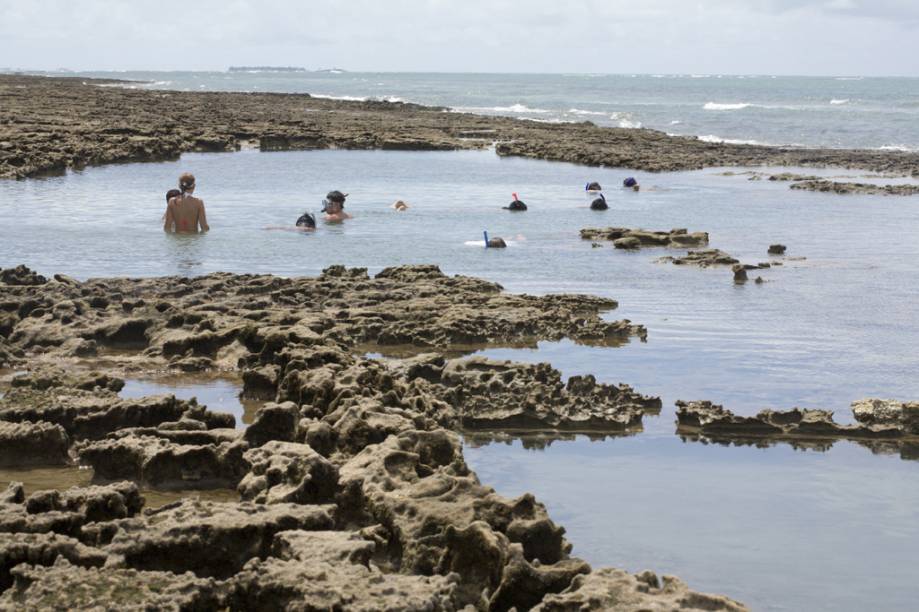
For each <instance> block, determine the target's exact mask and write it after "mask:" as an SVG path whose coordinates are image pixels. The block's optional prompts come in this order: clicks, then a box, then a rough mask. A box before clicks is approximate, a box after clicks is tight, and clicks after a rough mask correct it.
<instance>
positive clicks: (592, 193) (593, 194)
mask: <svg viewBox="0 0 919 612" xmlns="http://www.w3.org/2000/svg"><path fill="white" fill-rule="evenodd" d="M584 191H586V192H587V201H588V202H590V209H591V210H606V209H608V208H609V205H607V203H606V197H604V195H603V188H602V187H600V183H598V182H597V181H591V182H589V183H587V185H585V186H584Z"/></svg>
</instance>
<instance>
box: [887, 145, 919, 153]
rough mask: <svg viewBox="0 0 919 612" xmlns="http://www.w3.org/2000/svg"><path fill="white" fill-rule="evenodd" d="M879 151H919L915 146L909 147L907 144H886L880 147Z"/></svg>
mask: <svg viewBox="0 0 919 612" xmlns="http://www.w3.org/2000/svg"><path fill="white" fill-rule="evenodd" d="M877 150H878V151H900V152H901V153H915V152H916V151H919V149H916V148H915V147H908V146H906V145H884V146H883V147H878V148H877Z"/></svg>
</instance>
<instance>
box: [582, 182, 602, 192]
mask: <svg viewBox="0 0 919 612" xmlns="http://www.w3.org/2000/svg"><path fill="white" fill-rule="evenodd" d="M584 189H585V190H586V191H603V188H602V187H600V183H598V182H597V181H591V182H589V183H587V187H585V188H584Z"/></svg>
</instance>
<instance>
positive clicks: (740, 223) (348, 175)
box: [0, 73, 919, 610]
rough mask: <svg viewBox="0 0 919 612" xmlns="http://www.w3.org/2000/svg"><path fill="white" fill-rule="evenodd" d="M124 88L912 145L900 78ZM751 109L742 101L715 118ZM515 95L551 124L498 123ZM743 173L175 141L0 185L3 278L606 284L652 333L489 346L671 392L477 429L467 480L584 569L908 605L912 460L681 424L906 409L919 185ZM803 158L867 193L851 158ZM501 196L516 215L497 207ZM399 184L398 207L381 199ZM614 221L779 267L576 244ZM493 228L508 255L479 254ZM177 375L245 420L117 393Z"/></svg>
mask: <svg viewBox="0 0 919 612" xmlns="http://www.w3.org/2000/svg"><path fill="white" fill-rule="evenodd" d="M96 76H112V75H111V74H107V75H102V74H97V75H96ZM118 76H121V77H123V78H146V79H150V80H155V81H157V83H156V84H155V85H153V86H156V87H164V88H167V87H170V88H172V87H174V88H185V89H211V90H216V89H245V90H250V89H258V90H281V91H309V92H311V93H320V94H323V95H330V96H338V97H342V96H354V97H357V96H374V97H389V96H397V97H400V98H403V99H405V100H409V101H417V102H424V103H429V104H444V105H447V106H450V107H453V108H469V109H475V110H476V111H477V112H496V113H502V114H511V115H513V116H528V117H529V118H533V119H541V120H569V119H583V118H587V119H589V120H591V121H594V122H596V123H604V124H609V125H619V123H620V122H622V121H625V120H628V121H630V122H634V123H635V124H638V123H641V124H642V125H644V126H647V127H653V128H658V129H662V130H665V131H669V132H680V133H689V134H698V135H703V136H704V135H709V134H710V135H712V136H717V137H719V138H731V139H737V140H757V141H761V142H776V143H778V142H782V143H800V144H808V145H824V146H847V147H848V146H864V147H874V148H879V147H884V146H887V147H893V146H897V147H904V148H907V147H919V128H917V127H916V125H917V123H916V121H915V119H916V118H917V115H919V92H917V88H916V84H917V83H919V81H917V80H909V79H860V80H839V79H835V78H827V79H812V78H808V79H803V78H802V79H797V78H796V79H790V78H775V79H773V78H770V77H757V78H743V79H741V78H738V77H723V78H718V77H707V78H692V77H688V76H687V77H669V76H662V77H661V78H657V77H653V76H637V77H630V76H615V77H607V76H584V75H573V76H563V75H556V76H538V75H527V76H521V75H517V76H515V75H487V76H482V75H384V74H380V75H367V74H352V73H344V74H315V73H305V74H299V73H293V74H271V73H256V74H225V73H155V74H150V73H118ZM834 100H835V101H836V103H832V101H834ZM840 100H846V101H845V102H840ZM741 104H748V105H749V106H745V107H743V108H741V107H739V106H737V107H736V108H734V107H732V108H715V107H714V106H712V105H741ZM514 105H520V106H521V107H525V108H527V109H530V110H531V111H536V110H541V111H545V112H542V113H540V112H527V111H522V110H520V108H515V109H513V110H508V109H511V107H513V106H514ZM707 105H708V106H709V108H706V106H707ZM786 107H787V108H786ZM488 109H490V110H488ZM501 109H504V110H501ZM571 109H578V110H582V111H590V112H595V113H602V114H597V115H576V114H574V112H573V111H572V110H571ZM614 113H625V115H622V116H621V117H620V116H618V115H617V117H619V118H616V117H614V116H613V115H614ZM672 121H679V122H680V123H678V124H673V125H670V122H672ZM186 170H187V171H191V172H193V173H194V174H195V175H196V176H197V178H198V191H197V193H196V195H199V196H200V197H202V198H203V199H204V200H205V202H206V205H207V208H208V219H209V221H210V224H211V232H210V233H209V234H206V235H199V236H173V235H166V234H164V233H163V232H162V229H161V215H162V213H163V208H164V201H163V194H164V193H165V191H166V190H167V189H169V188H170V187H172V186H173V184H174V182H175V180H176V177H177V176H178V174H179V173H180V172H182V171H186ZM726 170H733V172H734V173H733V174H726V173H725V171H726ZM743 172H744V170H743V169H708V170H703V171H697V172H678V173H662V174H648V173H643V172H636V171H630V170H627V169H610V168H584V167H579V166H575V165H571V164H564V163H554V162H543V161H537V160H527V159H518V158H499V157H497V156H496V155H495V154H494V152H493V151H462V152H405V151H292V152H272V153H260V152H256V151H243V152H240V153H216V154H188V155H184V156H183V157H182V158H181V159H180V160H179V161H171V162H162V163H146V164H124V165H113V166H106V167H99V168H88V169H86V170H83V171H80V172H69V173H68V174H66V175H64V176H58V177H50V178H43V179H35V180H28V181H7V182H0V218H3V219H5V220H6V221H5V222H4V223H2V224H0V267H7V266H12V265H15V264H19V263H25V264H27V265H29V266H30V267H32V268H34V269H36V270H38V271H39V272H41V273H44V274H53V273H56V272H61V273H65V274H70V275H73V276H75V277H78V278H87V277H92V276H154V275H170V274H180V275H198V274H205V273H208V272H212V271H218V270H219V271H231V272H258V273H273V274H279V275H315V274H317V273H318V272H319V271H320V270H322V269H323V268H324V267H326V266H328V265H331V264H345V265H348V266H362V267H367V268H369V270H370V272H371V273H374V272H376V271H379V270H380V269H381V268H383V267H385V266H390V265H396V264H401V263H436V264H439V265H440V266H441V268H442V269H443V270H444V272H446V273H448V274H468V275H474V276H478V277H483V278H486V279H489V280H493V281H497V282H500V283H501V284H503V285H504V287H505V288H506V289H507V290H508V291H513V292H529V293H552V292H569V293H570V292H581V293H589V294H597V295H604V296H610V297H613V298H615V299H617V300H618V301H619V302H620V307H619V309H618V310H616V311H612V312H610V313H609V315H608V316H609V317H611V318H628V319H631V320H632V321H634V322H636V323H642V324H644V325H646V326H647V328H648V339H647V342H645V343H642V342H639V341H637V340H634V341H632V342H629V343H627V344H625V345H624V346H621V347H605V348H601V347H590V346H582V345H578V344H575V343H573V342H570V341H562V342H556V343H540V344H539V345H538V346H535V347H531V348H524V349H521V348H514V349H510V348H490V349H486V350H483V351H481V353H482V354H486V355H490V356H493V357H498V358H507V359H515V360H522V361H547V362H549V363H551V364H552V365H554V366H555V367H557V368H558V369H560V370H561V371H562V373H563V374H564V375H565V376H569V375H573V374H582V373H592V374H594V375H596V376H597V378H598V379H599V380H601V381H603V382H609V383H618V382H625V383H628V384H630V385H632V386H633V387H635V388H636V390H638V391H639V392H641V393H645V394H651V395H658V396H660V397H661V398H662V399H663V402H664V410H663V411H662V413H661V415H660V416H658V417H653V416H652V417H646V418H645V431H644V432H643V433H641V434H639V435H635V436H630V437H625V438H601V439H589V438H587V437H584V436H573V437H569V438H567V439H557V440H551V441H549V442H550V443H548V444H547V443H546V441H534V440H527V439H506V440H504V439H498V440H488V439H482V438H479V437H475V438H468V439H467V445H466V451H465V453H466V457H467V460H468V461H469V463H470V465H471V466H472V467H473V468H474V469H475V470H476V471H477V473H478V474H479V476H480V478H481V480H482V481H483V482H484V483H486V484H489V485H492V486H494V487H495V488H496V489H497V490H498V491H499V492H500V493H502V494H506V495H518V494H520V493H522V492H524V491H532V492H533V493H535V494H536V496H537V498H538V499H539V500H541V501H543V502H544V503H546V505H547V506H548V508H549V511H550V514H551V516H552V517H553V518H554V519H555V520H556V521H558V522H559V523H560V524H562V525H564V526H565V527H566V528H567V529H568V538H569V539H570V540H571V542H572V543H573V544H574V551H573V553H574V554H575V555H579V556H582V557H584V558H586V559H587V560H588V561H590V562H591V563H592V564H594V565H595V566H600V565H615V566H619V567H624V568H627V569H629V570H632V571H639V570H642V569H645V568H650V569H654V570H656V571H658V572H661V573H672V574H675V575H677V576H679V577H681V578H683V579H684V580H686V581H687V582H688V583H689V584H690V586H692V587H693V588H696V589H700V590H705V591H711V592H718V593H725V594H728V595H730V596H732V597H735V598H737V599H739V600H741V601H743V602H745V603H747V604H749V605H751V607H752V608H753V609H756V610H908V609H915V605H916V601H919V565H917V564H916V562H915V560H916V550H917V549H919V461H915V460H910V459H909V458H908V457H904V458H901V456H900V455H898V454H896V453H892V454H885V453H875V452H872V451H871V450H870V449H868V448H865V447H862V446H859V445H857V444H855V443H850V442H838V443H836V444H835V445H832V447H831V448H828V449H825V450H823V451H818V450H806V451H805V450H797V449H795V448H792V447H791V446H789V445H786V444H780V445H776V446H762V447H754V446H745V447H727V446H719V445H712V444H704V443H701V442H698V441H692V440H683V439H681V438H680V437H678V436H675V435H674V433H673V432H674V413H673V402H674V401H676V400H677V399H683V400H693V399H709V400H712V401H714V402H716V403H723V404H724V405H725V406H726V407H728V408H730V409H732V410H735V411H736V412H738V413H741V414H752V413H755V412H756V411H758V410H759V409H762V408H776V409H786V408H791V407H793V406H800V407H812V408H827V409H831V410H835V411H837V413H838V419H839V420H841V421H846V422H848V421H850V418H849V416H848V414H849V413H848V406H849V403H850V402H851V401H853V400H856V399H859V398H863V397H891V398H897V399H902V400H917V399H919V350H917V346H919V299H917V297H919V295H917V289H916V288H917V287H919V265H917V263H919V198H914V197H892V196H889V197H884V196H866V195H852V196H840V195H832V194H820V193H811V192H803V191H792V190H790V189H789V188H788V184H787V183H779V182H770V181H765V180H759V181H757V180H749V178H750V175H749V174H743ZM806 172H807V173H808V174H812V173H814V171H813V170H806ZM817 173H818V174H821V175H826V176H842V177H845V178H844V179H843V180H859V181H871V180H880V179H879V178H878V177H873V176H869V175H866V174H865V173H862V172H854V171H843V170H827V171H818V172H817ZM628 175H633V176H635V177H637V178H638V180H639V182H640V183H641V184H642V191H641V192H639V193H634V192H631V191H623V190H621V189H618V188H616V186H617V185H619V184H621V181H622V178H623V177H625V176H628ZM589 180H597V181H599V182H600V183H602V184H603V185H604V186H605V187H606V190H605V191H606V195H607V200H608V201H609V204H610V209H609V210H608V211H605V212H596V211H591V210H589V209H588V208H587V201H586V198H585V197H584V193H583V185H584V184H585V182H587V181H589ZM914 180H915V179H914ZM330 189H341V190H343V191H345V192H349V193H350V196H349V198H348V204H347V210H349V211H350V212H351V213H352V214H353V215H354V219H352V220H350V221H347V222H346V223H345V224H343V225H340V226H326V225H324V224H322V223H320V226H319V228H318V230H317V231H316V232H315V233H311V234H300V233H296V232H290V231H281V230H273V229H266V228H273V227H283V226H290V225H292V224H293V222H294V220H295V219H296V218H297V217H298V216H299V215H300V214H301V213H302V212H304V211H307V210H308V211H312V212H318V208H319V202H320V200H321V198H322V197H323V195H324V194H325V193H326V192H327V191H328V190H330ZM512 192H517V193H519V195H520V197H521V199H523V200H524V201H526V202H527V204H528V205H529V207H530V209H529V211H527V212H525V213H509V212H507V211H504V210H501V207H502V206H504V205H506V204H507V203H508V202H509V201H510V199H511V193H512ZM396 199H402V200H405V201H406V202H408V203H409V204H410V206H411V208H410V209H409V210H408V211H407V212H404V213H398V212H395V211H393V210H392V209H391V208H389V205H390V204H391V203H392V202H393V201H394V200H396ZM611 225H615V226H623V227H643V228H647V229H655V230H656V229H670V228H674V227H686V228H688V229H689V230H690V231H708V232H709V233H710V235H711V247H713V248H719V249H722V250H724V251H727V252H729V253H731V254H732V255H734V256H735V257H737V258H739V259H740V260H741V261H743V262H745V263H758V262H761V261H783V262H784V265H783V266H779V267H774V268H771V269H768V270H764V271H762V272H754V273H753V274H752V275H751V278H752V277H755V276H756V275H757V274H759V275H761V276H762V277H763V279H764V280H765V281H766V282H764V283H762V284H754V283H753V282H750V283H747V284H746V285H735V284H734V283H733V282H732V278H731V273H730V271H729V270H728V269H724V268H710V269H704V270H701V269H697V268H689V267H683V266H674V265H671V264H666V263H658V262H657V261H656V260H657V259H658V258H659V257H661V256H664V255H672V254H679V251H670V250H667V249H645V250H641V251H639V252H634V253H626V252H622V251H617V250H614V249H613V248H612V247H611V246H610V245H608V244H607V245H604V246H602V247H600V248H592V246H591V244H590V242H589V241H583V240H581V239H580V238H579V235H578V230H579V229H580V228H583V227H597V226H611ZM483 230H487V231H488V232H489V234H490V235H492V236H502V237H504V238H505V239H506V240H508V242H509V247H508V248H507V249H506V250H495V249H489V250H486V249H484V248H482V245H481V239H482V232H483ZM772 243H782V244H785V245H787V246H788V253H787V254H788V258H786V259H784V260H782V259H778V260H777V259H776V258H770V257H769V256H767V254H766V249H767V247H768V245H770V244H772ZM176 387H179V388H180V391H181V393H182V394H183V395H184V396H187V395H193V394H197V395H198V397H199V398H200V399H202V401H203V402H204V403H211V404H213V405H214V407H216V408H217V409H221V408H223V409H227V410H231V411H234V412H236V413H237V415H238V416H240V417H242V420H243V421H244V422H248V420H249V419H251V413H252V409H253V408H252V407H251V406H243V405H242V404H240V403H239V402H237V401H236V400H235V399H234V389H233V382H232V381H230V382H228V381H227V380H224V379H221V380H219V381H209V382H205V383H202V384H201V386H200V388H199V389H196V388H195V386H194V384H189V383H187V382H176V381H161V382H160V383H156V382H155V381H149V380H144V381H131V383H130V384H129V386H128V388H127V389H126V390H125V391H124V393H125V394H132V395H136V394H143V393H153V392H159V391H163V390H170V389H175V388H176ZM39 476H40V478H39ZM13 478H17V479H21V480H26V481H27V482H28V481H29V477H28V475H23V474H21V473H20V474H14V475H7V474H6V473H3V474H0V486H5V483H6V480H10V479H13ZM53 478H54V476H53V475H49V474H48V473H45V472H42V473H41V474H39V475H37V476H36V477H35V480H34V481H35V482H36V483H42V484H43V485H44V486H48V485H47V483H48V482H49V479H51V481H53Z"/></svg>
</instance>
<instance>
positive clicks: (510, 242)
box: [463, 240, 517, 249]
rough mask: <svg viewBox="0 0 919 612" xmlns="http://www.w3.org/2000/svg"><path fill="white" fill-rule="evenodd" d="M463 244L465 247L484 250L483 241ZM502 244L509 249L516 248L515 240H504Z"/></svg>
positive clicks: (470, 241)
mask: <svg viewBox="0 0 919 612" xmlns="http://www.w3.org/2000/svg"><path fill="white" fill-rule="evenodd" d="M463 244H464V245H465V246H471V247H479V248H480V249H484V248H485V241H484V240H467V241H466V242H464V243H463ZM504 244H506V245H507V246H509V247H515V246H517V241H516V240H505V241H504Z"/></svg>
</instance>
